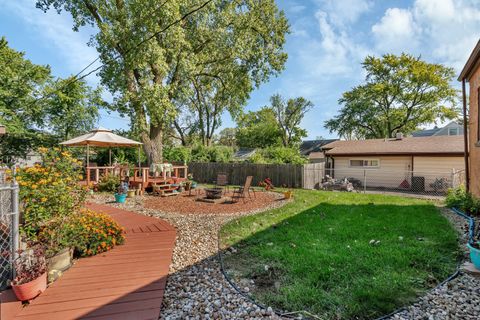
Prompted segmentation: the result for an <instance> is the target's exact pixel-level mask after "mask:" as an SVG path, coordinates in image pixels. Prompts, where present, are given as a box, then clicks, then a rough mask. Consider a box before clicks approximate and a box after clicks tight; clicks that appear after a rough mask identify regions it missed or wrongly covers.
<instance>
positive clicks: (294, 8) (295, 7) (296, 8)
mask: <svg viewBox="0 0 480 320" xmlns="http://www.w3.org/2000/svg"><path fill="white" fill-rule="evenodd" d="M306 8H307V7H305V6H303V5H300V4H298V5H293V6H290V7H289V8H288V12H290V13H301V12H303V11H305V9H306Z"/></svg>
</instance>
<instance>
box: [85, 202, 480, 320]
mask: <svg viewBox="0 0 480 320" xmlns="http://www.w3.org/2000/svg"><path fill="white" fill-rule="evenodd" d="M272 196H275V197H277V199H278V198H280V197H281V196H280V195H278V194H276V193H272ZM112 198H113V197H112V196H111V195H102V194H96V195H95V196H93V197H92V198H91V201H93V202H98V203H108V204H109V205H113V206H117V207H120V208H124V209H128V210H132V211H136V212H138V213H140V214H145V215H149V216H155V217H158V218H162V219H164V220H166V221H168V222H169V223H171V224H172V225H174V226H175V227H176V228H177V241H176V246H175V250H174V253H173V262H172V265H171V267H170V275H169V278H168V282H167V287H166V290H165V295H164V300H163V306H162V314H161V316H160V319H265V318H269V319H279V317H278V316H277V315H275V314H274V313H273V311H272V309H271V308H268V310H263V309H261V308H259V307H257V306H256V305H255V304H253V303H251V302H250V301H249V300H248V299H246V298H244V297H243V296H241V295H240V294H238V293H237V292H236V291H235V290H234V289H233V288H232V287H231V286H230V285H229V284H228V283H227V282H226V280H225V278H224V277H223V275H222V273H221V272H220V266H219V263H218V260H217V256H216V254H217V249H218V236H217V233H218V231H219V230H220V228H221V226H222V225H223V224H225V223H227V222H228V221H230V220H232V219H234V218H236V217H238V216H241V215H248V214H254V213H258V212H260V211H264V210H268V209H271V208H275V207H279V206H282V205H284V204H285V203H286V201H284V200H281V201H274V202H272V203H270V204H269V205H268V206H267V207H264V208H255V209H252V210H250V211H242V212H236V213H229V214H222V215H219V214H201V215H192V214H181V213H168V212H164V211H159V208H157V209H152V208H145V207H144V206H143V204H144V202H145V201H152V199H151V198H152V197H151V196H142V197H136V198H135V199H134V200H131V199H129V201H128V202H127V203H126V204H116V203H112ZM442 212H443V213H444V215H445V216H446V217H447V218H448V219H449V220H450V221H451V223H452V224H453V225H454V226H455V227H456V228H457V229H458V230H459V231H460V241H461V242H462V243H466V241H467V239H468V235H467V234H466V230H467V227H466V226H467V223H466V221H465V219H463V218H461V217H459V216H458V215H456V214H455V213H453V212H452V211H450V210H448V209H444V208H442ZM463 247H464V246H463ZM464 252H465V257H466V258H467V256H468V252H467V250H465V251H464ZM247 290H248V289H247ZM389 319H395V320H400V319H401V320H407V319H409V320H410V319H428V320H437V319H438V320H440V319H446V320H453V319H472V320H473V319H480V279H479V278H477V277H473V276H471V275H469V274H466V273H463V272H461V273H460V275H459V276H458V277H456V278H455V279H453V280H452V281H450V282H447V283H445V284H443V285H442V286H439V287H437V288H435V289H433V290H431V291H430V292H428V293H427V294H426V295H425V296H423V297H422V298H420V299H419V300H418V301H417V302H416V303H415V304H413V305H411V306H409V307H407V308H405V309H403V310H401V311H400V312H398V313H396V314H394V315H392V316H390V317H389Z"/></svg>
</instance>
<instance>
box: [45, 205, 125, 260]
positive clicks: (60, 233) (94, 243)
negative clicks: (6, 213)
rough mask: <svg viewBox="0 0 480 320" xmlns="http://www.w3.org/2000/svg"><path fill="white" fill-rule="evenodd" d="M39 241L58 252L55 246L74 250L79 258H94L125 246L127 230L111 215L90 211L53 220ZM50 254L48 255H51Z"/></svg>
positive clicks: (85, 210) (53, 251)
mask: <svg viewBox="0 0 480 320" xmlns="http://www.w3.org/2000/svg"><path fill="white" fill-rule="evenodd" d="M38 239H39V241H40V242H42V243H45V244H46V245H47V247H48V248H49V249H50V250H52V253H55V252H56V251H58V250H55V246H58V245H60V246H61V247H62V248H63V247H72V248H74V249H75V254H76V255H77V256H93V255H96V254H98V253H101V252H105V251H107V250H110V249H112V248H113V247H114V246H115V245H118V244H122V243H123V242H124V240H125V237H124V230H123V228H122V227H121V226H120V225H119V224H118V223H117V222H115V221H114V220H113V219H112V218H110V216H108V215H106V214H103V213H97V212H94V211H92V210H88V209H81V210H80V211H79V212H77V213H75V214H73V215H71V216H69V217H67V218H65V219H63V218H62V219H58V220H56V221H52V222H51V223H50V224H48V225H47V226H46V227H44V228H42V230H41V231H40V233H39V236H38ZM47 253H48V252H47Z"/></svg>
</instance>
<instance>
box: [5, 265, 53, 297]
mask: <svg viewBox="0 0 480 320" xmlns="http://www.w3.org/2000/svg"><path fill="white" fill-rule="evenodd" d="M12 289H13V292H14V293H15V296H16V297H17V299H18V300H20V301H27V300H32V299H33V298H35V297H36V296H38V295H39V294H40V293H42V292H43V291H45V289H47V273H46V272H45V273H44V274H42V275H41V276H40V277H38V278H37V279H35V280H32V281H30V282H27V283H24V284H20V285H12Z"/></svg>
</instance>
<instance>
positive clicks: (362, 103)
mask: <svg viewBox="0 0 480 320" xmlns="http://www.w3.org/2000/svg"><path fill="white" fill-rule="evenodd" d="M362 65H363V68H364V69H365V72H366V78H365V83H364V84H362V85H359V86H357V87H354V88H353V89H352V90H350V91H348V92H345V93H344V94H343V96H342V98H341V99H340V100H339V103H340V104H341V105H342V108H341V109H340V111H339V114H338V115H336V116H335V117H334V118H333V119H331V120H328V121H326V122H325V127H326V128H327V129H329V130H330V132H336V133H338V135H340V136H341V137H343V138H347V139H354V138H356V139H368V138H392V137H394V136H395V134H396V133H397V132H402V133H404V134H409V133H411V132H412V131H414V130H416V129H417V128H418V127H419V126H420V125H425V124H429V123H432V122H435V121H436V120H437V119H439V120H441V121H443V120H445V119H453V118H456V117H457V116H458V110H457V109H456V108H455V103H456V99H457V92H456V90H455V89H454V88H453V87H452V86H451V85H450V82H451V81H452V78H453V76H454V74H455V72H454V70H453V69H452V68H447V67H445V66H443V65H440V64H432V63H427V62H425V61H422V60H421V59H420V58H417V57H414V56H411V55H408V54H401V55H400V56H396V55H393V54H386V55H384V56H382V57H381V58H376V57H373V56H368V57H366V58H365V61H364V62H363V64H362Z"/></svg>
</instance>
